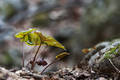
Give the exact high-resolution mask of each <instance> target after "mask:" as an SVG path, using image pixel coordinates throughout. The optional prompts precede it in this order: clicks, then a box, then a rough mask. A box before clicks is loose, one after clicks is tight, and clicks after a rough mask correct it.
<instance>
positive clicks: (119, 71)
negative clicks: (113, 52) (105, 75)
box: [108, 59, 120, 73]
mask: <svg viewBox="0 0 120 80" xmlns="http://www.w3.org/2000/svg"><path fill="white" fill-rule="evenodd" d="M108 60H109V62H110V63H111V64H112V66H113V67H114V68H115V70H116V71H118V73H120V70H119V69H118V68H117V67H116V66H115V65H114V64H113V62H112V61H111V59H108Z"/></svg>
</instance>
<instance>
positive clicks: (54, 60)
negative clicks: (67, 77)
mask: <svg viewBox="0 0 120 80" xmlns="http://www.w3.org/2000/svg"><path fill="white" fill-rule="evenodd" d="M57 61H58V60H54V61H52V62H51V63H50V64H48V65H47V66H46V67H45V68H44V69H43V70H42V71H41V73H40V74H43V72H44V71H45V70H46V69H47V68H48V67H49V66H50V65H52V64H54V63H56V62H57Z"/></svg>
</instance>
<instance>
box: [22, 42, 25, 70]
mask: <svg viewBox="0 0 120 80" xmlns="http://www.w3.org/2000/svg"><path fill="white" fill-rule="evenodd" d="M24 55H25V53H24V43H22V67H23V68H24Z"/></svg>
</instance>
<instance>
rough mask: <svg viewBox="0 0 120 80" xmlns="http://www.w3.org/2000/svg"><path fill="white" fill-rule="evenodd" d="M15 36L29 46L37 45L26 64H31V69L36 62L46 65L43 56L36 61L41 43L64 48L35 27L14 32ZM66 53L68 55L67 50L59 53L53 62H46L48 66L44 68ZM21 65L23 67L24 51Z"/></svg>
mask: <svg viewBox="0 0 120 80" xmlns="http://www.w3.org/2000/svg"><path fill="white" fill-rule="evenodd" d="M15 37H16V38H20V41H21V42H23V43H25V44H27V45H29V46H37V47H38V48H37V51H36V52H35V55H34V57H33V59H32V60H30V61H29V62H28V64H31V70H33V69H34V67H35V65H36V64H38V65H40V66H46V65H47V62H46V61H45V60H44V58H42V59H41V60H39V61H36V57H37V56H38V54H39V50H40V47H41V46H42V45H47V46H54V47H58V48H61V49H63V50H66V49H65V47H64V46H63V45H62V44H61V43H59V42H58V41H57V40H55V39H54V38H53V37H51V36H48V35H43V34H42V33H41V32H40V31H39V30H37V29H31V28H30V29H28V30H25V31H21V32H19V33H17V34H15ZM66 55H69V53H67V52H63V53H60V54H59V55H57V56H56V58H55V60H54V61H53V62H51V63H50V64H48V66H46V67H45V69H46V68H47V67H49V66H50V65H52V64H53V63H55V62H56V61H58V60H60V59H62V58H63V57H64V56H66ZM23 67H24V53H23ZM45 69H44V70H43V71H42V72H41V73H43V72H44V71H45Z"/></svg>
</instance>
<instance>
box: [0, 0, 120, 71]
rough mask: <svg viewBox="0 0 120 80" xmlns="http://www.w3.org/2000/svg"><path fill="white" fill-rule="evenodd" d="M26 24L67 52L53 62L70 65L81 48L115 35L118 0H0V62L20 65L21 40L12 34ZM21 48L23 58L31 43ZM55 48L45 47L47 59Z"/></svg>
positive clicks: (118, 30)
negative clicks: (58, 44)
mask: <svg viewBox="0 0 120 80" xmlns="http://www.w3.org/2000/svg"><path fill="white" fill-rule="evenodd" d="M28 28H38V29H39V30H40V31H41V32H43V33H46V34H49V35H51V36H53V37H55V38H56V40H58V41H59V42H61V43H62V44H63V45H64V46H65V47H66V48H67V50H68V52H70V56H69V57H67V58H66V59H65V60H63V61H61V62H59V63H57V64H55V65H57V68H61V67H63V65H64V67H68V66H70V67H72V66H74V65H76V64H78V63H79V62H80V60H81V59H82V58H84V55H85V54H84V53H82V52H81V50H82V49H83V48H89V47H92V46H94V45H95V44H97V43H99V42H102V41H106V40H111V39H113V38H119V33H120V0H0V66H4V67H6V68H9V69H11V68H15V67H21V57H22V44H21V43H20V41H19V40H18V39H16V38H15V37H14V34H15V33H17V32H19V31H23V30H26V29H28ZM24 51H25V53H26V54H25V55H26V56H25V57H26V62H27V61H28V57H30V56H32V54H31V47H29V46H26V45H24ZM59 52H61V50H59V49H56V48H47V49H45V52H44V53H47V54H48V55H49V57H46V60H47V61H48V63H49V62H50V61H52V60H53V59H54V57H55V55H57V54H58V53H59ZM29 54H31V55H29ZM28 55H29V56H28ZM58 66H59V67H58ZM37 67H38V68H39V69H42V67H40V66H37ZM54 67H55V66H52V67H51V68H50V70H51V69H55V68H54Z"/></svg>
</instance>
